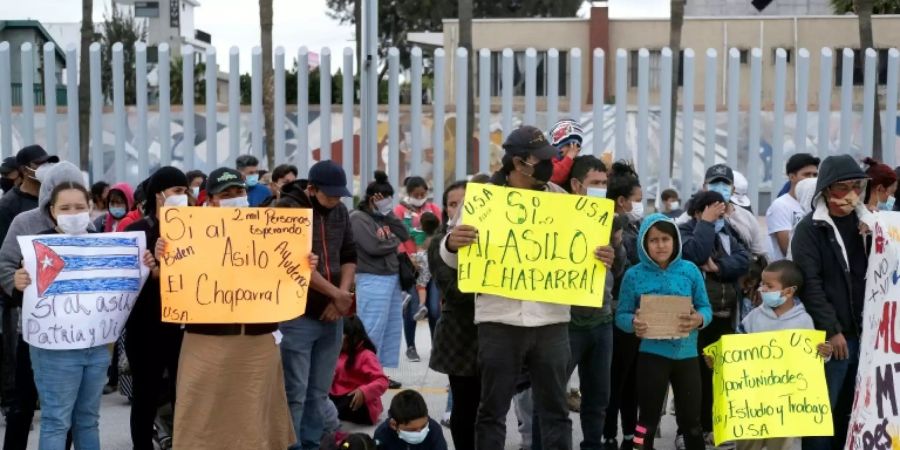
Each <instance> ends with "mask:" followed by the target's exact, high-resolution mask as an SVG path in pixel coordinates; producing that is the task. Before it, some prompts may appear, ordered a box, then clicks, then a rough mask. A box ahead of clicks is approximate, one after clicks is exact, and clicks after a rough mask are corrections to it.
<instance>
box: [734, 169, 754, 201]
mask: <svg viewBox="0 0 900 450" xmlns="http://www.w3.org/2000/svg"><path fill="white" fill-rule="evenodd" d="M748 185H749V183H748V182H747V177H745V176H744V174H742V173H740V172H738V171H735V172H734V194H731V203H734V204H735V205H738V206H743V207H744V208H749V207H750V197H748V196H747V188H748Z"/></svg>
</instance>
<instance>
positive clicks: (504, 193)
mask: <svg viewBox="0 0 900 450" xmlns="http://www.w3.org/2000/svg"><path fill="white" fill-rule="evenodd" d="M612 221H613V202H612V201H610V200H606V199H598V198H592V197H581V196H576V195H569V194H556V193H548V192H543V191H531V190H522V189H511V188H506V187H502V186H494V185H477V184H473V185H470V186H469V188H468V189H466V199H465V204H464V205H463V214H462V223H464V224H466V225H472V226H474V227H475V228H477V229H478V240H477V241H476V242H475V243H474V244H472V245H471V246H469V247H468V248H464V249H461V250H460V251H459V255H460V262H459V272H458V273H459V275H458V277H459V288H460V290H461V291H463V292H479V293H487V294H495V295H502V296H504V297H509V298H515V299H519V300H533V301H541V302H550V303H561V304H568V305H578V306H594V307H598V308H599V307H600V306H601V305H602V303H603V286H604V283H605V281H606V268H605V267H604V266H603V264H602V263H601V262H600V261H598V260H597V259H596V258H594V249H596V248H597V247H598V246H601V245H606V244H607V243H609V237H610V232H611V230H612Z"/></svg>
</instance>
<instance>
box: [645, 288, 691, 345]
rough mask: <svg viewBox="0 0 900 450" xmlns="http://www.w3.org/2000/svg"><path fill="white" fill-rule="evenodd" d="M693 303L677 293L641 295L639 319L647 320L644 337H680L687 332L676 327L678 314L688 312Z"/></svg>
mask: <svg viewBox="0 0 900 450" xmlns="http://www.w3.org/2000/svg"><path fill="white" fill-rule="evenodd" d="M691 309H693V303H692V302H691V298H690V297H681V296H677V295H642V296H641V305H640V313H639V315H640V319H641V320H643V321H645V322H647V333H646V334H645V335H644V338H645V339H680V338H683V337H685V336H687V335H688V334H689V333H688V332H684V331H681V330H679V329H678V325H679V324H680V323H681V319H679V318H678V316H680V315H682V314H690V313H691Z"/></svg>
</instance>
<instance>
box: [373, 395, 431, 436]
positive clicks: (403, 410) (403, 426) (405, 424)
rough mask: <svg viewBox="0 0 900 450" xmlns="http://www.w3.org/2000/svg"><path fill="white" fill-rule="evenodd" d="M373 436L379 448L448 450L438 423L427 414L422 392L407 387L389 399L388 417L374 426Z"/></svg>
mask: <svg viewBox="0 0 900 450" xmlns="http://www.w3.org/2000/svg"><path fill="white" fill-rule="evenodd" d="M375 440H376V441H378V446H379V447H378V448H379V449H381V450H447V441H446V440H444V432H443V430H441V425H440V424H439V423H437V421H436V420H434V419H432V418H431V417H428V406H426V405H425V399H424V398H422V394H419V393H418V392H416V391H413V390H409V389H407V390H405V391H400V392H398V393H397V395H396V396H394V399H393V400H391V408H390V409H389V410H388V420H385V421H384V422H382V423H381V425H379V426H378V428H377V429H376V430H375Z"/></svg>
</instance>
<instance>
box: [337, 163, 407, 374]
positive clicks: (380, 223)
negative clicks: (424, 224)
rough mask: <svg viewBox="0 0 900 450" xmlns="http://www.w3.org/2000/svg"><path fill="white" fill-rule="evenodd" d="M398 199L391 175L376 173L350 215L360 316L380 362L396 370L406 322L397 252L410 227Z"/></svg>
mask: <svg viewBox="0 0 900 450" xmlns="http://www.w3.org/2000/svg"><path fill="white" fill-rule="evenodd" d="M393 196H394V188H393V186H391V184H390V183H388V179H387V174H386V173H384V172H382V171H380V170H379V171H376V172H375V181H373V182H371V183H369V186H368V187H367V188H366V195H365V196H364V197H363V198H362V200H360V202H359V205H358V206H357V209H356V210H355V211H353V212H352V213H351V214H350V224H351V226H352V227H353V240H354V241H355V242H356V256H357V258H358V265H357V267H356V295H357V300H358V302H359V303H358V310H357V311H358V313H357V314H359V318H360V319H362V321H363V324H365V326H366V330H368V332H369V337H370V338H371V339H372V342H374V343H375V347H376V348H378V360H379V361H381V365H382V366H384V367H397V365H398V364H399V363H400V333H401V331H400V328H401V325H402V321H403V317H402V307H401V306H402V299H401V298H400V292H401V288H400V261H399V259H398V257H397V252H398V247H399V246H400V243H401V242H405V241H406V240H408V239H409V232H408V231H407V229H406V226H405V225H404V224H403V222H401V221H400V219H399V218H397V217H396V216H394V213H393V211H392V207H393V203H392V202H393V200H392V199H393Z"/></svg>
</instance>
